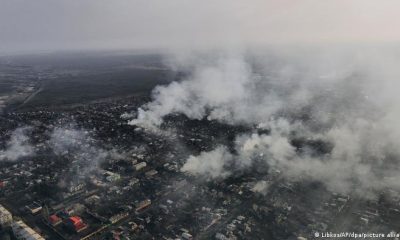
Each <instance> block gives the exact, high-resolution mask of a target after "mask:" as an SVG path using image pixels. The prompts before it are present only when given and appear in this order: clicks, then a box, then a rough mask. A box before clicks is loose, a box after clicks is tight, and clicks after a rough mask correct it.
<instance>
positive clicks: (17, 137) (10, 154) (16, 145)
mask: <svg viewBox="0 0 400 240" xmlns="http://www.w3.org/2000/svg"><path fill="white" fill-rule="evenodd" d="M30 130H31V128H30V127H20V128H17V129H15V130H14V131H13V132H12V133H11V137H10V139H9V141H8V142H7V143H6V149H4V150H1V151H0V160H8V161H16V160H18V159H19V158H21V157H27V156H31V155H33V154H34V153H35V149H34V147H33V146H32V145H31V144H30V142H29V136H28V135H27V134H28V132H29V131H30Z"/></svg>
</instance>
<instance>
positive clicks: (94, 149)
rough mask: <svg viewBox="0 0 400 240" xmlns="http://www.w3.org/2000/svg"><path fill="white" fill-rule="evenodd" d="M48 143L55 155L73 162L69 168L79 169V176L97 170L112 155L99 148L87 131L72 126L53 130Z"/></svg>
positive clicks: (110, 152)
mask: <svg viewBox="0 0 400 240" xmlns="http://www.w3.org/2000/svg"><path fill="white" fill-rule="evenodd" d="M49 143H50V146H51V148H52V149H53V151H54V153H55V154H57V155H59V156H68V157H69V158H71V159H72V160H73V161H72V163H73V165H72V166H71V167H73V168H76V169H79V170H77V171H78V174H79V175H80V176H85V175H86V174H88V173H90V172H93V171H95V170H97V169H99V165H100V164H101V163H102V162H104V161H105V160H106V159H107V157H109V156H110V155H112V154H114V152H113V151H107V150H105V149H103V148H101V147H99V146H98V143H97V142H96V141H95V139H94V138H93V137H92V136H91V134H90V133H89V132H88V131H86V130H84V129H80V128H78V127H77V126H74V125H73V124H70V125H67V126H63V127H56V128H54V129H53V131H52V133H51V136H50V140H49Z"/></svg>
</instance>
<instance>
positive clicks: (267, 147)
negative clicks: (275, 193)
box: [130, 49, 400, 195]
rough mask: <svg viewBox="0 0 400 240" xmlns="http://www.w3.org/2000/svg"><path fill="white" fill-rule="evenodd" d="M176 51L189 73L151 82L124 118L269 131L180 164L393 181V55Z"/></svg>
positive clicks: (216, 170)
mask: <svg viewBox="0 0 400 240" xmlns="http://www.w3.org/2000/svg"><path fill="white" fill-rule="evenodd" d="M378 53H379V54H378ZM180 59H182V58H180ZM183 59H186V60H188V59H189V60H190V59H191V60H193V59H194V61H192V62H191V61H187V64H186V65H183V68H182V69H184V70H185V71H187V70H188V69H189V72H190V74H189V76H188V77H187V78H186V79H184V80H183V81H181V82H173V83H171V84H169V85H167V86H159V87H157V88H156V89H155V90H154V92H153V101H152V102H150V103H147V104H146V105H144V106H143V107H142V108H140V109H139V111H138V117H137V118H136V119H133V120H132V121H130V123H131V124H134V125H139V126H142V127H144V128H147V129H157V128H158V127H159V126H160V125H162V123H163V118H164V117H165V116H167V115H168V114H172V113H178V114H184V115H186V116H187V117H189V118H191V119H202V118H208V119H210V120H211V119H212V120H218V121H221V122H224V123H227V124H233V125H237V124H239V125H248V126H257V127H256V128H255V132H257V131H256V130H257V128H258V129H265V130H267V131H269V134H258V133H249V134H243V135H240V136H237V138H236V146H235V151H234V152H230V151H229V150H228V149H227V148H226V147H224V146H216V148H215V150H213V151H210V152H203V153H201V154H200V155H199V156H191V157H190V158H189V159H188V160H187V162H186V163H185V164H184V166H183V167H182V171H184V172H188V173H191V174H194V175H197V176H203V177H207V178H224V177H227V176H230V175H232V174H234V169H232V166H234V168H236V169H244V170H245V169H250V168H251V167H253V166H254V165H256V164H260V162H262V163H264V164H266V165H267V166H268V169H269V170H271V169H272V170H279V171H280V172H281V173H282V175H283V176H284V177H286V178H287V179H288V180H290V181H300V180H304V179H311V180H315V181H320V182H322V183H324V184H325V185H326V187H327V188H328V189H330V190H332V191H338V192H343V193H350V192H355V193H358V194H364V195H365V194H373V193H374V192H376V191H378V190H382V189H384V188H394V189H400V186H399V184H398V182H399V180H400V175H399V173H398V172H399V167H400V164H399V163H400V162H399V157H400V151H399V150H398V147H397V146H398V145H399V139H400V138H399V137H400V128H399V127H398V126H397V124H396V119H398V117H399V116H400V114H399V113H400V111H399V107H398V102H399V98H398V97H397V93H396V91H395V90H394V89H396V88H395V87H396V86H398V80H397V79H398V77H399V76H400V72H399V71H398V70H397V69H400V68H398V62H397V60H398V59H399V58H398V57H397V56H396V55H395V54H393V53H388V52H386V50H385V49H379V51H370V50H368V49H350V50H349V49H346V50H344V51H339V50H330V51H325V52H324V51H321V52H318V53H314V54H312V55H306V54H304V52H303V51H297V52H291V51H289V50H286V51H272V52H269V53H268V54H266V55H264V56H262V55H260V54H259V55H254V54H249V53H245V54H237V53H235V54H232V53H227V54H217V55H212V54H211V55H203V57H189V58H183ZM199 59H200V60H199ZM182 62H184V61H179V62H177V64H176V65H175V66H174V67H176V66H178V67H179V66H181V64H182ZM296 142H297V143H296Z"/></svg>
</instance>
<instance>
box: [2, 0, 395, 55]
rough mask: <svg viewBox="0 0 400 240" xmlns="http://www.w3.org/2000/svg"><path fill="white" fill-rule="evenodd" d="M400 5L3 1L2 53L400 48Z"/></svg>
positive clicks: (332, 0)
mask: <svg viewBox="0 0 400 240" xmlns="http://www.w3.org/2000/svg"><path fill="white" fill-rule="evenodd" d="M399 10H400V1H398V0H201V1H200V0H0V53H1V52H3V53H4V52H14V51H19V52H21V51H22V52H23V51H38V50H68V49H97V48H99V49H109V48H117V49H118V48H120V49H123V48H160V47H162V48H165V47H167V48H168V47H181V46H183V47H195V46H219V45H235V44H244V45H246V46H247V45H253V44H257V45H262V44H271V43H320V42H323V43H324V42H352V43H358V42H363V43H364V42H367V43H369V42H396V41H399V40H400V28H399V26H400V15H399Z"/></svg>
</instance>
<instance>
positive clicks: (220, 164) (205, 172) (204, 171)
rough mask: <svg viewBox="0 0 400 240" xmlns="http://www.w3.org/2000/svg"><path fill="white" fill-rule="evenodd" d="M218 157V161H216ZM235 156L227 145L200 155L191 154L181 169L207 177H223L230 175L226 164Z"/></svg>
mask: <svg viewBox="0 0 400 240" xmlns="http://www.w3.org/2000/svg"><path fill="white" fill-rule="evenodd" d="M216 159H218V161H216ZM232 159H233V156H232V155H231V154H230V153H229V152H228V151H227V150H226V148H225V147H222V146H221V147H218V148H216V149H214V150H213V151H210V152H203V153H201V154H200V155H199V156H190V157H189V159H188V160H187V162H186V164H185V165H184V166H183V167H182V169H181V171H183V172H190V173H192V174H194V175H202V176H205V177H206V178H221V177H222V178H223V177H226V176H229V175H230V172H229V171H228V170H226V166H225V165H227V164H228V163H229V162H230V161H231V160H232Z"/></svg>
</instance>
